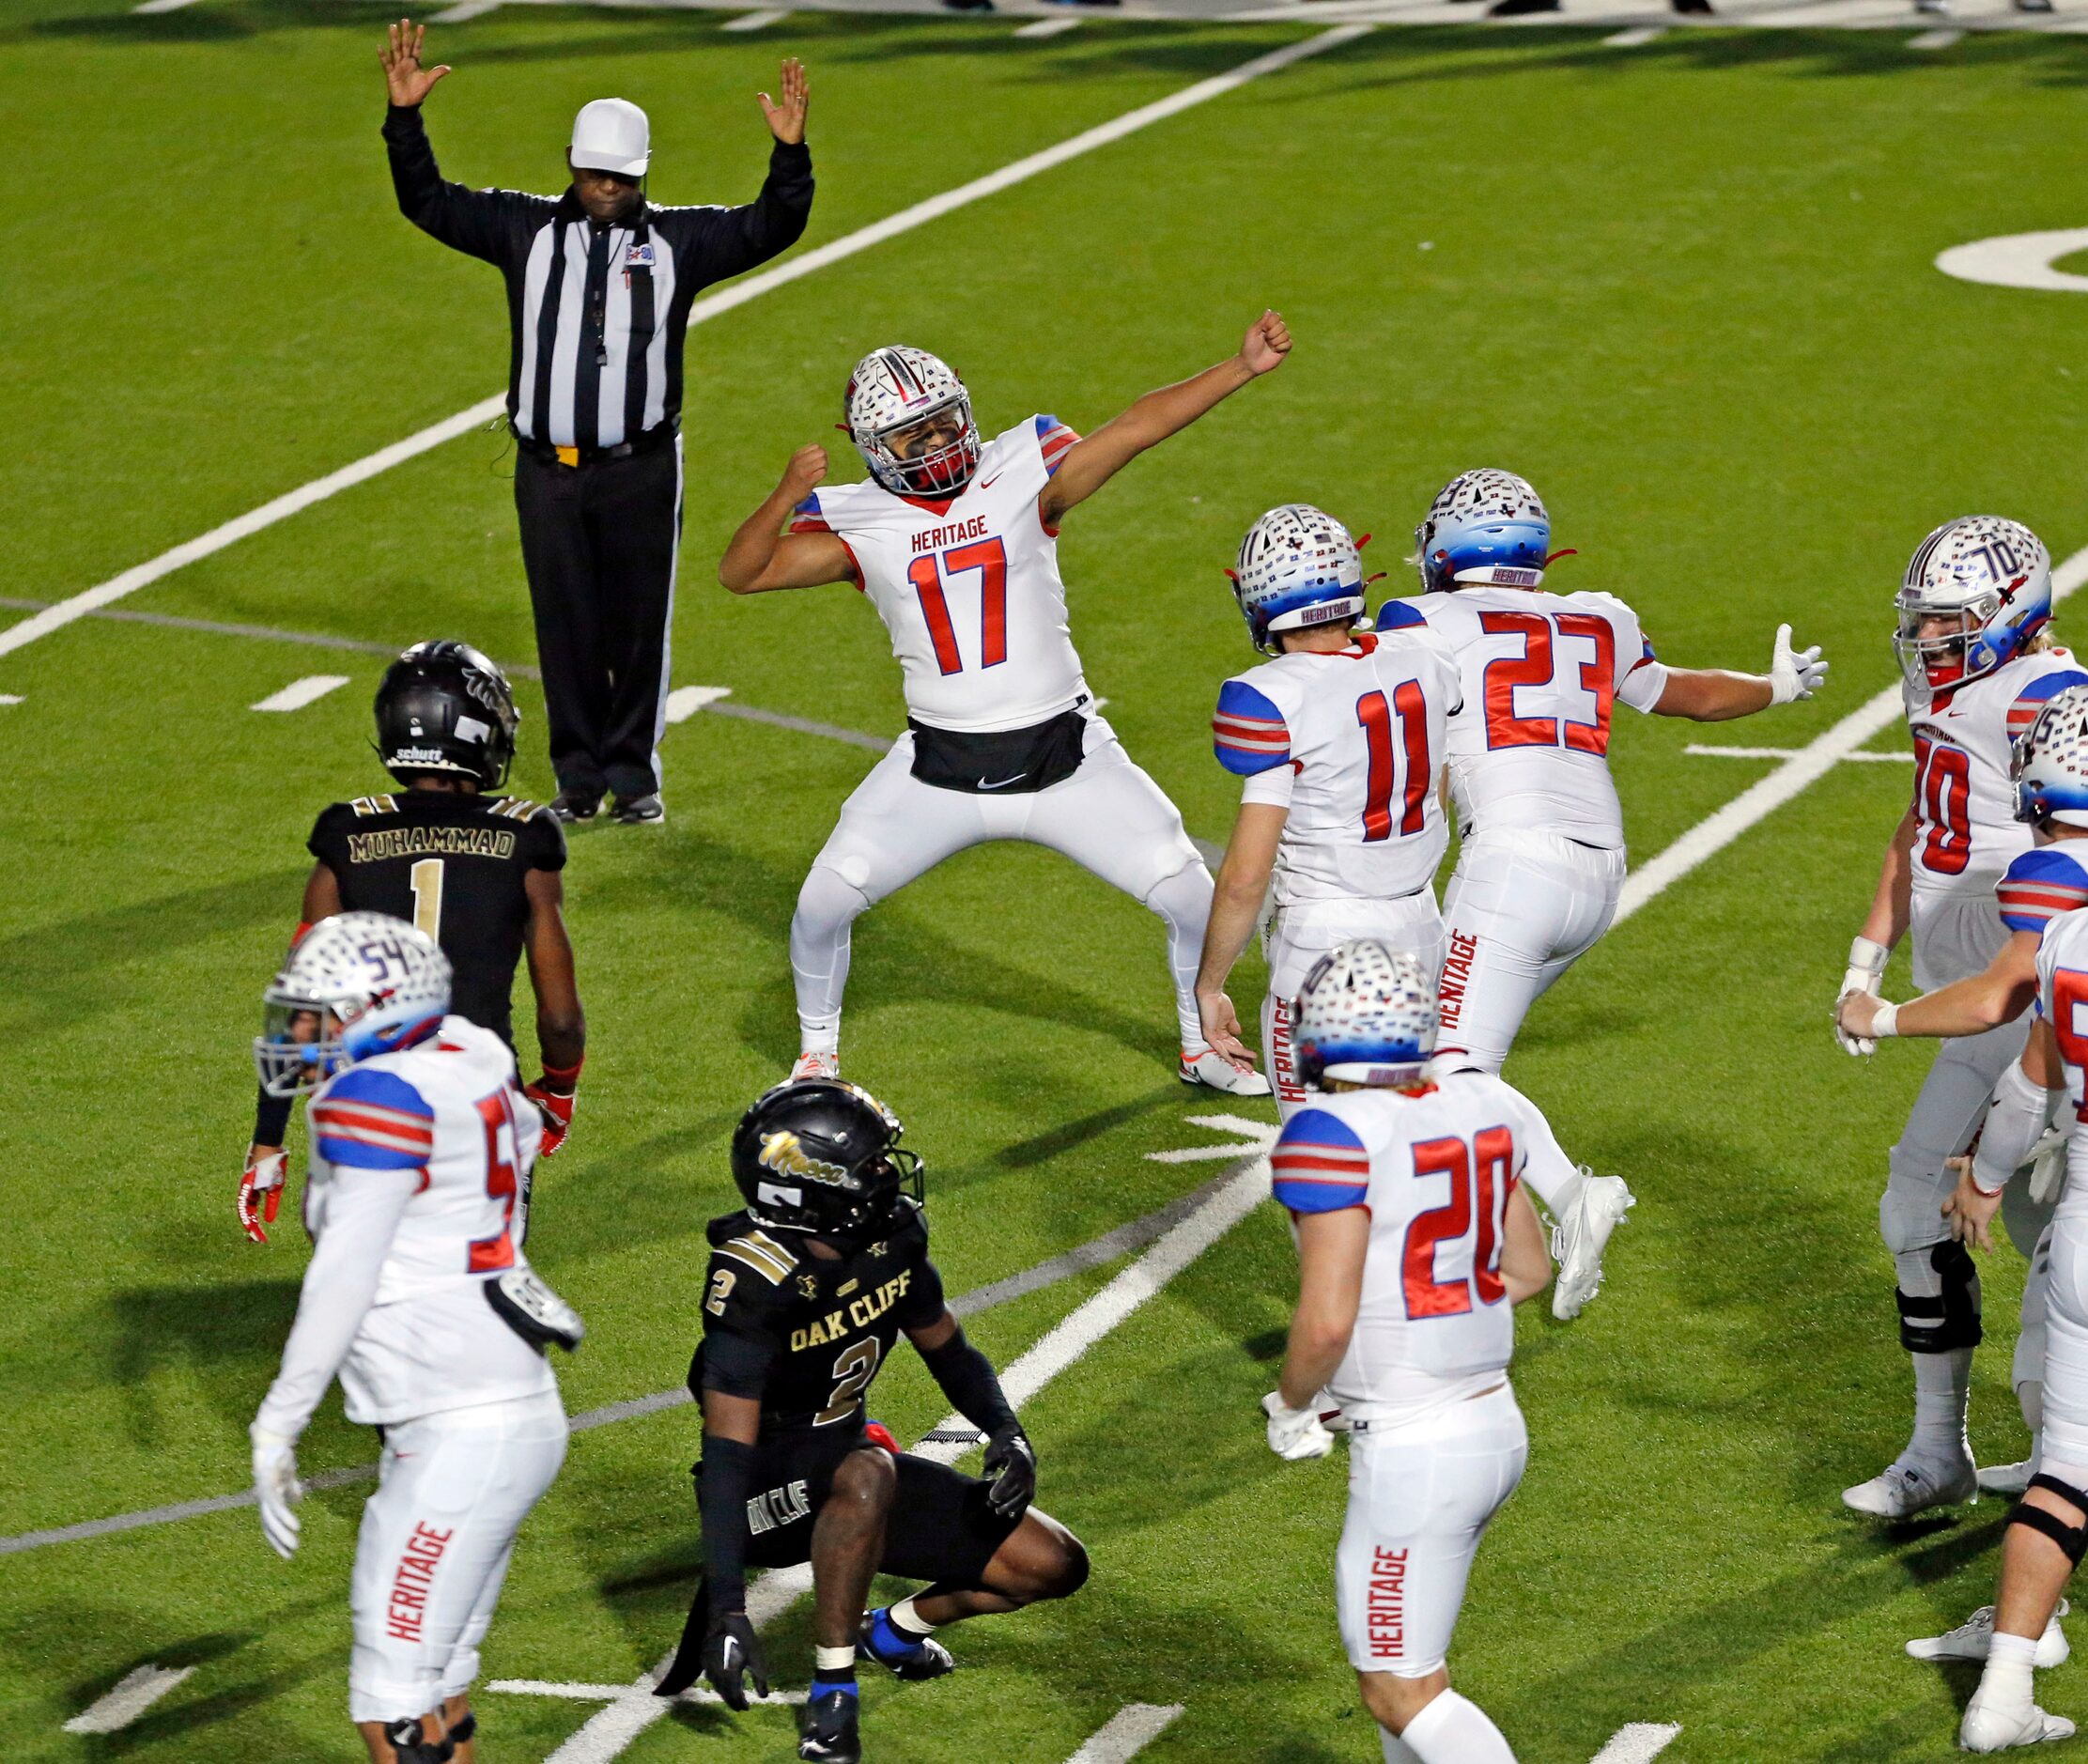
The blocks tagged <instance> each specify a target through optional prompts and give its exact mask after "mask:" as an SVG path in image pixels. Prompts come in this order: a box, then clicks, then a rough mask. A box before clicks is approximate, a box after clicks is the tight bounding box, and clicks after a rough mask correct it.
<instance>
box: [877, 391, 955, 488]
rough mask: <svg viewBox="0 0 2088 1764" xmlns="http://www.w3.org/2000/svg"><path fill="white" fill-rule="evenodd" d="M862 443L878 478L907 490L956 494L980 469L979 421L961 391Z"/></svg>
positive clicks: (886, 485)
mask: <svg viewBox="0 0 2088 1764" xmlns="http://www.w3.org/2000/svg"><path fill="white" fill-rule="evenodd" d="M856 444H857V446H858V447H859V448H860V449H861V450H862V455H863V457H864V458H865V459H866V460H867V461H868V462H869V465H870V470H871V472H872V474H873V475H874V477H875V478H876V480H877V482H878V483H879V484H881V485H883V486H884V487H885V488H886V489H888V490H891V491H893V492H894V493H895V494H898V495H902V496H928V497H938V498H939V497H946V496H954V495H955V494H956V493H957V492H958V491H959V490H961V489H963V488H964V487H965V486H966V485H967V484H969V483H970V482H971V476H972V473H973V472H976V471H978V469H979V426H978V424H977V423H975V422H974V421H973V420H972V415H971V400H970V398H968V397H967V396H966V395H963V394H961V393H960V394H959V395H957V396H956V397H954V398H952V399H951V400H949V401H948V402H947V403H944V404H940V405H937V406H936V408H935V409H934V410H928V411H925V412H923V413H922V414H921V415H920V416H912V417H908V418H907V419H906V420H905V422H903V423H895V424H892V425H891V426H889V427H888V428H883V429H879V430H876V431H874V433H872V435H871V436H870V438H869V440H868V441H864V440H863V438H862V437H861V436H858V437H857V441H856Z"/></svg>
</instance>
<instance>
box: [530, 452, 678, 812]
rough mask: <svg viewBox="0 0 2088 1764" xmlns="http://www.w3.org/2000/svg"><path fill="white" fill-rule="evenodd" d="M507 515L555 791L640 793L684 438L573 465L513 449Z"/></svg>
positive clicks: (649, 745) (653, 748)
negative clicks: (515, 536)
mask: <svg viewBox="0 0 2088 1764" xmlns="http://www.w3.org/2000/svg"><path fill="white" fill-rule="evenodd" d="M515 513H516V515H517V517H518V519H519V521H520V523H521V530H522V566H523V568H524V569H525V570H526V571H527V572H528V574H529V597H530V605H531V607H532V608H533V609H534V612H535V615H536V661H537V666H538V667H539V668H540V669H542V671H543V675H544V705H545V709H546V711H547V713H548V714H549V722H550V734H551V769H552V771H553V772H554V773H556V774H557V777H558V787H559V788H560V789H561V790H563V791H566V792H569V793H571V794H572V795H575V796H583V797H599V796H600V795H602V793H603V792H604V791H605V790H610V791H614V792H615V793H616V795H617V796H619V797H642V796H646V795H649V794H650V793H651V792H653V791H656V790H657V789H658V788H659V758H658V748H659V737H660V732H661V731H662V730H663V729H664V728H665V726H666V721H667V685H668V679H667V673H668V659H669V658H668V627H669V623H670V621H671V619H672V618H673V610H674V556H675V551H676V549H677V547H678V545H679V542H680V539H681V531H682V447H681V441H680V439H679V438H678V437H677V438H676V439H675V440H674V441H672V442H670V443H668V444H666V445H664V446H656V447H653V448H650V449H647V450H645V451H643V452H640V453H634V454H631V455H629V456H626V457H625V458H622V459H601V460H594V461H590V462H588V463H587V464H584V465H579V466H567V465H561V464H560V463H559V462H558V461H557V460H556V459H552V458H547V457H545V456H543V455H541V454H539V453H537V452H535V451H534V450H533V449H529V448H524V449H521V450H519V451H518V453H517V455H516V457H515Z"/></svg>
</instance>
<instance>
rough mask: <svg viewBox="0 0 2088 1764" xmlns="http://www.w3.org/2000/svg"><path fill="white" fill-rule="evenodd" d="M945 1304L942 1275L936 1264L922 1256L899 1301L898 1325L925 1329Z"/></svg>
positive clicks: (939, 1314) (939, 1313) (904, 1327)
mask: <svg viewBox="0 0 2088 1764" xmlns="http://www.w3.org/2000/svg"><path fill="white" fill-rule="evenodd" d="M946 1304H947V1301H946V1300H945V1298H944V1297H943V1290H942V1275H941V1273H940V1272H939V1271H938V1270H937V1269H936V1264H935V1263H934V1262H932V1261H929V1260H928V1258H927V1257H926V1256H923V1257H921V1259H920V1263H919V1264H918V1265H917V1266H916V1268H915V1270H914V1277H913V1278H912V1280H910V1281H909V1282H908V1283H907V1286H906V1291H905V1295H904V1296H903V1297H902V1298H901V1299H900V1301H899V1307H898V1310H897V1312H896V1313H895V1314H896V1316H897V1318H898V1322H899V1326H900V1327H901V1328H902V1329H925V1328H927V1327H928V1325H929V1324H930V1323H934V1322H935V1321H936V1318H938V1317H940V1316H941V1315H942V1313H943V1310H944V1308H945V1306H946Z"/></svg>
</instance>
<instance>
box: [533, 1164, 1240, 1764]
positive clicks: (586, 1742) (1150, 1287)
mask: <svg viewBox="0 0 2088 1764" xmlns="http://www.w3.org/2000/svg"><path fill="white" fill-rule="evenodd" d="M1257 1124H1258V1128H1259V1123H1257ZM1268 1191H1269V1160H1268V1157H1267V1154H1266V1153H1262V1154H1259V1155H1257V1156H1255V1157H1253V1158H1252V1159H1251V1160H1250V1161H1248V1162H1247V1163H1245V1164H1244V1165H1242V1166H1241V1168H1240V1169H1239V1172H1238V1173H1237V1174H1236V1175H1234V1176H1233V1177H1231V1178H1230V1180H1229V1181H1228V1182H1226V1184H1224V1186H1222V1187H1220V1188H1218V1189H1217V1190H1216V1191H1215V1192H1214V1193H1213V1194H1212V1196H1211V1197H1210V1199H1207V1200H1206V1201H1204V1203H1203V1204H1202V1205H1201V1206H1199V1208H1197V1210H1196V1211H1195V1212H1193V1213H1191V1214H1190V1215H1188V1216H1187V1217H1186V1218H1184V1219H1183V1221H1182V1222H1181V1223H1180V1224H1179V1225H1176V1226H1175V1227H1173V1229H1171V1230H1169V1231H1168V1233H1167V1235H1166V1236H1164V1237H1162V1238H1161V1239H1160V1241H1159V1242H1158V1243H1156V1244H1154V1245H1153V1246H1152V1248H1151V1249H1149V1250H1147V1251H1146V1253H1145V1254H1144V1255H1143V1256H1141V1257H1139V1258H1138V1260H1137V1261H1135V1262H1133V1263H1132V1264H1131V1265H1130V1266H1129V1267H1128V1268H1126V1269H1124V1270H1123V1271H1122V1272H1121V1274H1119V1275H1118V1276H1117V1277H1116V1278H1114V1279H1113V1280H1111V1281H1110V1282H1109V1283H1108V1285H1106V1286H1105V1287H1104V1288H1103V1289H1102V1290H1101V1291H1100V1292H1097V1293H1095V1294H1094V1296H1093V1297H1092V1298H1090V1299H1089V1300H1088V1301H1087V1303H1085V1304H1084V1305H1081V1306H1080V1307H1079V1308H1076V1309H1075V1310H1074V1311H1073V1312H1072V1313H1071V1314H1070V1315H1069V1316H1067V1317H1066V1318H1065V1319H1064V1320H1063V1321H1061V1322H1060V1323H1059V1324H1058V1325H1057V1326H1056V1327H1055V1328H1053V1329H1051V1330H1049V1331H1047V1332H1046V1333H1045V1334H1044V1337H1043V1338H1041V1339H1040V1340H1039V1341H1038V1342H1037V1343H1036V1344H1035V1345H1034V1346H1033V1347H1031V1348H1030V1349H1029V1352H1028V1353H1026V1354H1023V1355H1022V1356H1021V1357H1020V1358H1018V1359H1016V1360H1014V1361H1013V1363H1012V1364H1010V1365H1009V1366H1008V1367H1007V1369H1005V1370H1004V1371H1003V1372H1002V1373H1001V1375H1000V1386H1001V1388H1002V1389H1003V1390H1004V1391H1006V1392H1007V1395H1008V1401H1009V1402H1010V1404H1011V1405H1012V1406H1013V1407H1014V1408H1015V1409H1017V1410H1020V1409H1021V1408H1022V1407H1023V1406H1024V1405H1025V1404H1026V1403H1028V1402H1029V1401H1030V1400H1032V1399H1034V1398H1035V1397H1036V1396H1037V1395H1038V1394H1039V1393H1040V1392H1041V1391H1042V1390H1043V1389H1044V1386H1045V1385H1048V1384H1050V1383H1051V1381H1052V1380H1053V1379H1054V1378H1056V1377H1058V1376H1059V1373H1060V1372H1062V1371H1064V1370H1065V1369H1067V1368H1068V1367H1070V1366H1072V1365H1074V1364H1075V1362H1077V1361H1078V1360H1079V1359H1080V1357H1081V1356H1082V1355H1083V1354H1086V1353H1087V1352H1088V1351H1089V1350H1090V1348H1092V1347H1093V1346H1094V1345H1095V1344H1096V1343H1097V1342H1098V1341H1100V1340H1102V1338H1104V1337H1105V1336H1106V1335H1108V1333H1109V1332H1110V1331H1111V1330H1112V1329H1114V1328H1116V1327H1117V1326H1118V1325H1119V1324H1120V1323H1122V1322H1123V1321H1124V1320H1125V1319H1126V1318H1127V1317H1129V1316H1130V1315H1131V1314H1132V1313H1133V1312H1134V1311H1136V1310H1137V1308H1139V1307H1140V1306H1141V1305H1143V1304H1144V1303H1145V1302H1146V1301H1147V1300H1148V1299H1149V1298H1151V1297H1152V1295H1153V1294H1154V1293H1156V1292H1159V1291H1160V1290H1161V1288H1163V1287H1165V1286H1166V1285H1167V1284H1168V1281H1169V1280H1171V1279H1173V1278H1174V1277H1175V1276H1176V1275H1178V1274H1180V1273H1181V1272H1182V1271H1183V1269H1184V1268H1186V1267H1187V1266H1188V1265H1189V1264H1190V1263H1191V1262H1192V1261H1195V1260H1196V1259H1197V1258H1198V1257H1199V1256H1200V1255H1201V1254H1202V1253H1203V1252H1204V1251H1205V1250H1206V1249H1208V1248H1210V1246H1212V1245H1213V1244H1214V1243H1216V1242H1217V1241H1218V1239H1219V1238H1221V1237H1223V1236H1224V1235H1225V1234H1226V1232H1228V1231H1230V1230H1231V1229H1232V1228H1233V1227H1234V1226H1235V1225H1237V1224H1238V1223H1239V1222H1240V1221H1241V1220H1242V1219H1244V1218H1245V1217H1246V1215H1248V1214H1249V1213H1251V1212H1252V1211H1253V1210H1254V1208H1255V1206H1256V1205H1257V1204H1258V1203H1259V1202H1260V1201H1261V1199H1262V1198H1263V1197H1264V1196H1265V1195H1266V1194H1267V1193H1268ZM936 1433H944V1434H951V1435H955V1436H956V1437H952V1438H948V1439H935V1438H933V1437H932V1436H931V1437H930V1438H929V1439H927V1440H926V1441H924V1442H923V1443H922V1444H920V1445H918V1446H916V1447H914V1449H915V1450H916V1451H918V1452H920V1455H921V1456H922V1457H926V1458H934V1459H936V1460H938V1461H939V1462H944V1463H952V1462H955V1461H956V1460H957V1459H959V1458H961V1457H963V1456H964V1455H965V1453H966V1452H967V1451H970V1450H973V1449H975V1441H976V1435H973V1434H971V1433H970V1431H969V1430H968V1429H967V1428H965V1427H964V1424H963V1420H962V1417H961V1416H955V1415H951V1416H946V1417H945V1418H944V1419H943V1420H942V1421H941V1422H939V1423H938V1424H937V1425H936V1427H935V1428H934V1429H932V1430H931V1435H933V1434H936ZM811 1590H812V1570H811V1569H810V1568H808V1567H798V1568H786V1569H778V1570H776V1571H774V1572H772V1573H768V1574H764V1575H763V1576H762V1577H761V1578H760V1579H759V1580H757V1581H755V1582H754V1584H753V1585H752V1586H750V1587H749V1588H748V1593H747V1615H748V1617H750V1618H751V1619H752V1620H753V1622H754V1624H755V1625H756V1627H759V1626H761V1625H762V1624H765V1623H766V1622H768V1621H769V1620H770V1619H771V1618H772V1617H777V1616H778V1615H780V1614H781V1612H783V1611H785V1610H787V1609H788V1608H789V1607H790V1606H791V1605H792V1604H794V1603H795V1602H797V1600H798V1599H800V1598H801V1597H803V1596H804V1595H805V1594H806V1593H808V1592H810V1591H811ZM665 1670H666V1662H665V1661H664V1660H663V1661H662V1662H661V1663H660V1664H659V1665H657V1666H656V1667H655V1668H654V1669H653V1670H652V1671H651V1672H645V1673H641V1674H640V1675H639V1676H638V1677H637V1678H636V1679H633V1680H632V1681H631V1683H630V1684H629V1685H628V1686H627V1687H626V1688H625V1690H624V1691H623V1692H622V1693H621V1694H619V1695H618V1697H617V1699H616V1700H615V1701H613V1702H610V1703H608V1704H606V1706H605V1707H604V1708H602V1709H600V1710H596V1711H595V1714H593V1715H591V1716H590V1717H589V1718H588V1720H587V1723H586V1725H584V1726H582V1727H581V1728H580V1731H579V1732H578V1733H576V1734H574V1735H573V1737H572V1738H571V1739H569V1740H567V1741H565V1744H564V1745H562V1746H560V1747H559V1748H558V1750H557V1751H555V1752H553V1753H552V1754H551V1755H550V1756H549V1758H548V1759H547V1760H546V1764H607V1761H608V1760H609V1759H611V1758H612V1757H616V1756H619V1755H620V1754H621V1753H622V1752H623V1751H624V1750H625V1748H626V1747H627V1746H628V1745H629V1744H630V1743H631V1741H634V1740H636V1739H637V1738H638V1736H639V1735H640V1734H642V1733H643V1732H644V1731H645V1729H646V1728H648V1727H650V1726H651V1725H653V1724H654V1723H655V1722H656V1721H657V1720H659V1718H660V1717H661V1716H662V1715H664V1714H666V1713H667V1711H668V1710H669V1709H670V1708H672V1707H673V1702H674V1699H673V1698H672V1697H662V1696H655V1695H654V1694H653V1686H654V1685H656V1684H657V1683H658V1682H659V1679H660V1676H661V1674H662V1673H663V1672H664V1671H665ZM1169 1719H1170V1720H1171V1719H1172V1717H1171V1716H1170V1717H1169ZM1163 1725H1164V1724H1163ZM1106 1731H1107V1730H1106V1729H1105V1732H1106ZM1154 1731H1156V1732H1157V1731H1158V1729H1155V1730H1154ZM1096 1737H1097V1738H1098V1739H1099V1738H1100V1737H1101V1736H1100V1735H1098V1736H1096ZM1150 1737H1151V1736H1150V1735H1149V1736H1148V1738H1150ZM1091 1743H1093V1742H1092V1741H1090V1744H1091ZM1141 1743H1143V1742H1142V1741H1141ZM1121 1756H1124V1757H1128V1756H1130V1753H1128V1752H1126V1753H1123V1754H1121Z"/></svg>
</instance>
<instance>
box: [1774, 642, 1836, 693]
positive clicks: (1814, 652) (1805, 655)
mask: <svg viewBox="0 0 2088 1764" xmlns="http://www.w3.org/2000/svg"><path fill="white" fill-rule="evenodd" d="M1827 668H1828V663H1827V662H1826V661H1825V660H1824V659H1823V658H1821V656H1820V653H1819V645H1818V644H1817V643H1815V644H1813V646H1812V647H1811V648H1809V649H1799V650H1794V649H1792V648H1791V627H1789V626H1787V625H1779V626H1778V627H1776V643H1775V647H1774V648H1773V649H1772V650H1771V654H1770V658H1769V702H1770V703H1771V704H1789V703H1790V702H1791V700H1793V699H1794V698H1810V697H1812V695H1813V694H1814V693H1815V692H1817V691H1818V690H1819V689H1820V688H1821V687H1823V686H1825V685H1826V684H1827Z"/></svg>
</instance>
